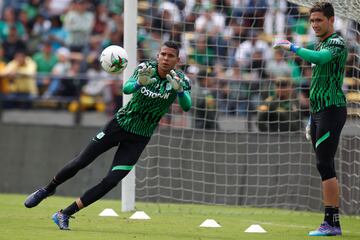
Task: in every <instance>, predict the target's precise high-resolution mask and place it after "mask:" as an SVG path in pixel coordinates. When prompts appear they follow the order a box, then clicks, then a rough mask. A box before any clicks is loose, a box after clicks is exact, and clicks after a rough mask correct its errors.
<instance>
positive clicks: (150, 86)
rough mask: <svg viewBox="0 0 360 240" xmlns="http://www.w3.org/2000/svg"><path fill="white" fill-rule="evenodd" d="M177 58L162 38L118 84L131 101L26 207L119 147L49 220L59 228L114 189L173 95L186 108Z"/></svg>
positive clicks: (186, 95) (185, 83)
mask: <svg viewBox="0 0 360 240" xmlns="http://www.w3.org/2000/svg"><path fill="white" fill-rule="evenodd" d="M179 60H180V59H179V46H178V45H177V44H176V43H174V42H165V43H164V44H163V45H162V46H161V48H160V51H159V53H158V56H157V61H147V62H143V63H141V64H140V65H139V66H138V67H137V68H136V69H135V71H134V73H133V75H132V76H131V77H130V79H129V80H128V81H127V82H126V83H125V84H124V87H123V92H124V94H133V96H132V98H131V100H130V101H129V102H128V103H127V104H126V105H125V106H123V107H122V108H121V109H119V111H118V112H117V113H116V114H115V117H114V118H113V119H112V120H111V121H110V122H108V124H107V125H106V126H105V127H104V129H103V130H102V131H101V132H99V133H98V134H97V135H96V136H95V137H94V138H93V139H92V140H91V141H90V143H89V144H88V146H87V147H86V148H85V149H84V150H83V151H82V152H81V153H80V154H79V156H77V157H75V158H74V159H73V160H72V161H71V162H69V163H68V164H67V165H65V166H64V167H63V169H61V170H60V171H59V172H58V173H57V174H56V175H55V177H54V178H53V179H52V181H51V182H50V183H49V184H48V185H47V186H45V187H43V188H40V189H39V190H37V191H35V192H34V193H32V194H31V195H30V196H28V198H27V199H26V200H25V203H24V204H25V206H26V207H27V208H32V207H35V206H37V205H38V204H39V203H40V202H41V201H42V200H44V199H45V198H46V197H48V196H50V195H52V194H54V192H55V190H56V187H57V186H59V185H60V184H62V183H64V182H65V181H66V180H68V179H70V178H72V177H73V176H74V175H75V174H76V173H77V172H78V171H79V170H80V169H82V168H84V167H86V166H87V165H89V164H90V163H91V162H93V161H94V160H95V159H96V157H98V156H99V155H100V154H102V153H104V152H105V151H107V150H109V149H110V148H113V147H118V148H117V151H116V153H115V156H114V160H113V162H112V165H111V168H110V171H109V173H108V174H107V176H105V178H103V180H102V181H101V182H100V183H99V184H97V185H96V186H94V187H92V188H90V189H89V190H87V191H86V192H85V193H84V194H83V195H82V196H81V197H80V198H78V199H76V201H75V202H73V203H72V204H71V205H69V206H68V207H67V208H65V209H64V210H60V211H58V212H57V213H55V214H54V215H53V220H54V222H55V223H56V224H57V225H58V227H59V228H60V229H61V230H69V218H70V217H71V216H72V215H73V214H74V213H76V212H77V211H79V210H80V209H82V208H84V207H87V206H89V205H90V204H92V203H94V202H95V201H97V200H99V199H100V198H101V197H103V196H104V195H105V194H106V193H107V192H109V191H110V190H111V189H112V188H114V187H115V186H116V185H117V184H118V183H119V182H120V181H121V180H122V179H123V178H124V177H125V176H126V175H127V174H128V173H129V172H130V171H131V169H132V168H133V167H134V165H135V164H136V162H137V161H138V159H139V157H140V155H141V153H142V151H143V150H144V148H145V147H146V145H147V144H148V142H149V141H150V137H151V135H152V134H153V131H154V130H155V128H156V127H157V125H158V123H159V121H160V119H161V117H162V116H163V115H164V114H165V113H167V112H168V109H169V107H170V105H171V104H172V103H173V102H174V101H175V99H178V102H179V105H180V106H181V108H182V109H183V110H184V111H189V110H190V108H191V97H190V89H191V87H190V80H189V79H188V78H187V77H186V76H185V74H184V73H183V72H181V71H179V70H175V69H174V68H175V66H176V64H177V63H178V62H179Z"/></svg>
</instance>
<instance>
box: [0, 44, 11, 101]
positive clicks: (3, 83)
mask: <svg viewBox="0 0 360 240" xmlns="http://www.w3.org/2000/svg"><path fill="white" fill-rule="evenodd" d="M5 66H6V62H5V58H4V48H3V47H2V46H1V44H0V101H1V98H2V95H6V94H8V93H9V80H8V79H7V78H6V77H3V76H1V75H2V72H3V71H4V69H5Z"/></svg>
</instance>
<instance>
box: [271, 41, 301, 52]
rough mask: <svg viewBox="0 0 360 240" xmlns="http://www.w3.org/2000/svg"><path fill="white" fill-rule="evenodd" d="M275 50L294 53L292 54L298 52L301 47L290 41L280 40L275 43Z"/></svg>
mask: <svg viewBox="0 0 360 240" xmlns="http://www.w3.org/2000/svg"><path fill="white" fill-rule="evenodd" d="M273 48H274V49H283V50H287V51H292V52H294V53H296V51H297V50H298V49H299V48H300V47H299V46H296V45H295V44H293V43H291V42H289V41H288V40H280V41H277V42H275V44H274V46H273Z"/></svg>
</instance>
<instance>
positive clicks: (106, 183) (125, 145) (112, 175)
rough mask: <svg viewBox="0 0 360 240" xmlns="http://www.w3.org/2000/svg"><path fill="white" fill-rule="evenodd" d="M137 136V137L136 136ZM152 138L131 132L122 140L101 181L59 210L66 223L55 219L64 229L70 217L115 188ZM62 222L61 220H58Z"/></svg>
mask: <svg viewBox="0 0 360 240" xmlns="http://www.w3.org/2000/svg"><path fill="white" fill-rule="evenodd" d="M134 137H135V138H134ZM149 140H150V138H146V137H141V136H137V135H133V134H129V136H128V137H127V138H126V140H124V141H121V142H120V145H119V148H118V150H117V152H116V154H115V157H114V161H113V163H112V166H111V168H110V170H109V172H108V174H107V175H106V177H105V178H103V179H102V181H101V182H100V183H98V184H97V185H95V186H94V187H92V188H90V189H89V190H87V191H86V192H85V193H84V194H83V195H82V196H81V197H80V198H78V199H77V200H76V201H75V202H73V203H72V204H71V205H69V206H68V207H67V208H65V209H64V210H62V211H59V212H58V213H55V214H54V216H55V215H56V214H58V216H59V217H64V218H65V219H66V222H65V224H63V225H61V223H60V224H58V223H57V222H56V220H55V219H57V218H56V217H55V219H54V221H55V223H56V224H57V225H58V226H59V228H60V229H62V230H67V229H68V219H69V217H70V216H72V215H73V214H74V213H76V212H78V211H79V210H80V209H82V208H84V207H87V206H89V205H90V204H92V203H94V202H96V201H97V200H99V199H100V198H102V197H103V196H104V195H105V194H106V193H108V192H109V191H110V190H111V189H113V188H114V187H115V186H116V185H117V184H118V183H119V182H120V181H121V180H122V179H123V178H124V177H125V176H126V175H127V174H128V173H129V172H130V171H131V169H132V168H133V167H134V165H135V164H136V162H137V160H138V159H139V157H140V155H141V153H142V152H143V150H144V148H145V147H146V145H147V143H148V142H149ZM58 222H60V220H58Z"/></svg>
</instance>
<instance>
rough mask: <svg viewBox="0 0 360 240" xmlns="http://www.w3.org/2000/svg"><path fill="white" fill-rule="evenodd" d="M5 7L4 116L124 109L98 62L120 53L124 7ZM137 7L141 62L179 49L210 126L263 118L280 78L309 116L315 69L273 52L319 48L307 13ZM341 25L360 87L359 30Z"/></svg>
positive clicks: (228, 4) (31, 2) (76, 3)
mask: <svg viewBox="0 0 360 240" xmlns="http://www.w3.org/2000/svg"><path fill="white" fill-rule="evenodd" d="M1 4H2V5H1ZM1 4H0V14H1V16H0V19H1V20H0V42H1V45H0V94H1V98H2V99H3V106H4V107H5V108H17V107H21V108H34V107H41V106H43V105H45V106H49V104H50V103H51V102H52V100H56V102H57V103H56V105H55V106H56V107H66V108H69V110H76V109H77V108H78V107H79V106H78V105H77V101H74V99H78V98H80V99H81V101H82V102H83V104H82V106H83V107H84V108H87V107H88V108H95V109H97V110H99V111H104V110H106V111H107V112H108V113H113V112H114V111H115V110H116V109H117V108H118V107H119V106H120V105H121V91H120V89H121V87H120V86H121V84H122V79H121V76H115V75H109V74H107V73H105V72H104V71H102V70H101V67H100V65H99V62H98V56H99V53H100V52H101V50H102V49H104V48H105V47H107V46H109V45H112V44H116V45H120V46H122V45H123V36H124V24H123V23H124V19H123V0H93V1H87V0H62V1H58V0H3V1H2V2H1ZM138 4H139V9H138V11H139V17H138V26H139V27H138V61H139V62H141V61H142V60H146V59H150V58H156V54H157V52H156V51H157V50H158V49H159V46H160V45H161V43H162V42H164V41H165V40H173V41H176V42H178V43H179V44H180V46H181V66H180V67H181V68H182V69H183V70H185V71H186V73H187V74H188V75H189V77H190V79H192V81H193V82H192V84H193V92H194V94H193V96H194V99H199V100H198V101H196V100H195V109H200V110H201V111H195V115H198V116H199V118H201V116H206V117H208V118H210V119H207V120H204V121H205V122H206V121H210V122H211V121H216V116H217V115H218V114H216V113H224V114H233V115H243V116H245V115H248V114H249V113H256V112H257V108H258V106H261V102H262V101H266V99H268V98H269V97H271V96H273V95H274V94H275V92H276V91H275V85H276V84H274V83H275V82H276V79H284V78H287V79H290V81H291V82H292V83H291V85H292V86H293V88H294V94H292V95H293V96H294V98H295V99H297V100H298V106H299V108H300V110H301V112H302V116H304V115H306V114H307V112H308V106H309V104H308V94H309V93H308V88H309V82H310V78H311V66H310V65H309V64H308V63H306V62H304V61H303V60H301V59H300V58H298V57H296V56H295V55H293V54H287V55H286V56H284V52H281V51H275V50H273V49H272V48H271V46H272V43H273V41H274V40H275V39H281V38H284V37H285V38H287V39H288V40H290V41H292V42H295V43H297V44H298V45H300V46H307V47H309V46H313V45H314V41H315V36H314V34H312V31H311V30H310V28H309V23H308V12H307V9H305V8H303V7H299V6H298V5H295V4H293V3H290V2H288V1H285V0H258V1H255V0H168V1H159V0H147V1H146V0H145V1H139V3H138ZM337 19H338V20H337V22H336V24H335V27H336V30H338V31H339V32H340V34H341V35H342V36H344V37H345V38H346V39H347V40H348V45H349V50H350V51H349V57H348V64H347V66H348V67H347V69H346V77H350V78H351V77H356V78H359V69H358V68H356V66H359V53H360V45H359V40H360V37H359V29H360V27H359V24H358V23H356V22H353V21H351V20H342V19H340V18H337ZM344 26H346V27H344ZM130 57H131V56H130ZM357 84H358V83H357ZM347 87H348V88H349V89H350V90H351V89H358V87H359V86H357V85H356V86H353V85H352V84H351V83H350V84H348V85H347ZM35 100H41V101H35ZM60 103H61V104H60ZM41 104H43V105H41ZM50 105H51V104H50ZM51 106H52V105H51ZM204 111H209V113H210V114H205V113H204ZM211 113H212V114H211ZM202 118H204V117H202ZM198 124H199V126H201V127H204V126H205V128H207V127H206V126H209V127H208V128H216V124H206V123H198Z"/></svg>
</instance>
